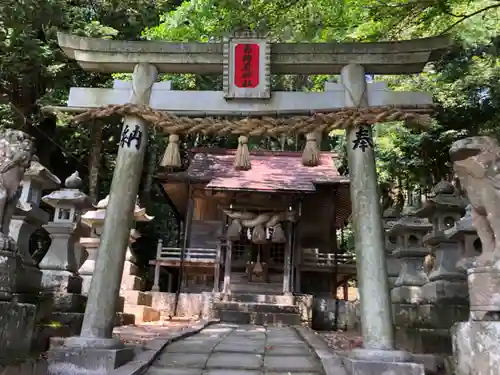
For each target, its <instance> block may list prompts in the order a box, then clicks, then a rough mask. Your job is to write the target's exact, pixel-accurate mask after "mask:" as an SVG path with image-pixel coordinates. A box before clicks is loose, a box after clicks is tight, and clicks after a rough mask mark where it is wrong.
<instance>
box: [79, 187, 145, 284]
mask: <svg viewBox="0 0 500 375" xmlns="http://www.w3.org/2000/svg"><path fill="white" fill-rule="evenodd" d="M108 202H109V195H108V196H107V197H106V198H104V199H102V200H100V201H99V202H98V203H97V205H96V210H92V211H88V212H86V213H85V215H83V216H82V221H83V222H84V223H86V224H87V225H89V226H90V227H91V232H92V237H83V238H81V239H80V244H81V245H82V246H84V247H85V249H86V250H87V252H88V254H89V255H88V257H87V259H86V260H85V262H84V263H83V264H82V266H81V267H80V270H79V273H80V275H81V276H82V277H83V279H84V283H83V285H84V286H83V291H84V293H85V294H86V293H88V290H89V288H90V281H91V280H92V275H93V273H94V268H95V261H96V259H97V252H98V249H99V244H100V236H101V234H102V230H103V226H104V219H105V217H106V208H107V206H108ZM151 220H153V217H152V216H149V215H147V214H146V209H145V208H141V207H139V206H138V205H137V204H136V206H135V208H134V222H149V221H151ZM139 237H140V233H139V232H138V231H137V230H136V229H131V231H130V237H129V245H131V244H133V243H134V242H135V241H136V240H137V239H138V238H139ZM136 273H137V267H136V266H135V257H134V255H133V253H132V251H131V250H130V246H129V247H127V252H126V256H125V265H124V275H134V276H135V275H136ZM134 279H135V281H131V280H130V279H129V280H127V281H126V283H132V285H133V286H136V287H138V288H139V287H140V286H141V281H140V279H139V278H138V277H135V278H134Z"/></svg>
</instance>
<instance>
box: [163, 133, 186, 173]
mask: <svg viewBox="0 0 500 375" xmlns="http://www.w3.org/2000/svg"><path fill="white" fill-rule="evenodd" d="M160 166H162V167H172V168H180V167H181V166H182V163H181V154H180V151H179V136H178V135H177V134H170V135H169V136H168V145H167V148H166V150H165V154H163V158H162V159H161V163H160Z"/></svg>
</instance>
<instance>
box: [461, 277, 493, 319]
mask: <svg viewBox="0 0 500 375" xmlns="http://www.w3.org/2000/svg"><path fill="white" fill-rule="evenodd" d="M467 281H468V284H469V295H470V312H471V315H470V316H471V319H472V320H483V319H486V320H491V318H489V317H488V316H489V315H498V314H500V272H499V271H498V270H497V269H496V268H494V267H477V268H472V269H470V270H469V271H468V272H467Z"/></svg>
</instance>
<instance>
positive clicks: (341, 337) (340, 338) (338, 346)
mask: <svg viewBox="0 0 500 375" xmlns="http://www.w3.org/2000/svg"><path fill="white" fill-rule="evenodd" d="M318 334H319V335H320V336H321V337H323V339H324V340H325V341H326V343H327V344H328V346H329V347H330V348H331V349H333V350H335V351H349V350H352V349H355V348H361V346H362V345H363V337H362V336H361V335H360V334H359V332H342V331H318Z"/></svg>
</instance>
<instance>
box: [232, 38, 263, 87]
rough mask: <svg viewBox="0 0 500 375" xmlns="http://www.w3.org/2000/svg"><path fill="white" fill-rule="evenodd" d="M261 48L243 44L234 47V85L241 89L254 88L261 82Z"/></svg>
mask: <svg viewBox="0 0 500 375" xmlns="http://www.w3.org/2000/svg"><path fill="white" fill-rule="evenodd" d="M259 62H260V46H259V45H258V44H250V43H241V44H237V45H236V46H235V47H234V85H235V86H236V87H239V88H254V87H257V86H258V85H259V80H260V74H259V73H260V67H259Z"/></svg>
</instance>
